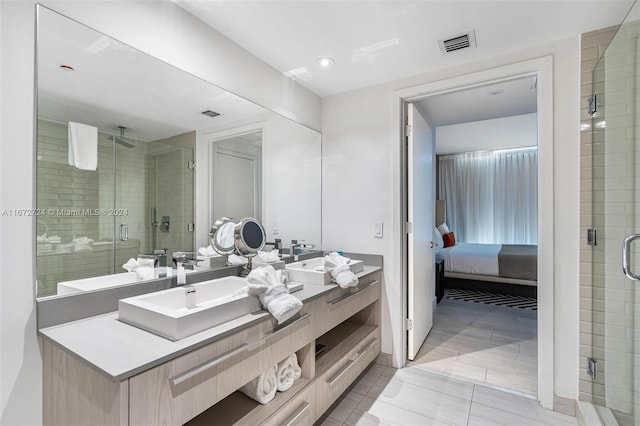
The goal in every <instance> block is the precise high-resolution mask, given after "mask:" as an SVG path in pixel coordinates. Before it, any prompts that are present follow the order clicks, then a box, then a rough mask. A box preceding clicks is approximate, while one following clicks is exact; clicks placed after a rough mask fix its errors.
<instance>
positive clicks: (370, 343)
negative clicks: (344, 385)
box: [327, 337, 376, 386]
mask: <svg viewBox="0 0 640 426" xmlns="http://www.w3.org/2000/svg"><path fill="white" fill-rule="evenodd" d="M374 343H376V338H375V337H374V338H372V339H371V340H369V341H368V342H367V344H366V345H364V346H363V347H362V349H360V350H359V351H358V353H357V354H356V357H355V358H354V359H352V360H351V361H349V362H348V363H346V364H345V365H344V366H342V368H341V369H340V370H338V371H336V374H334V375H333V376H332V377H331V378H330V379H329V380H328V381H327V382H328V383H329V386H333V384H334V383H335V382H337V381H338V380H340V377H342V376H343V375H344V374H345V373H346V372H347V371H349V369H350V368H351V367H352V366H353V364H355V363H356V362H358V360H359V359H360V358H362V356H363V355H364V354H365V352H367V350H369V348H370V347H371V346H373V344H374Z"/></svg>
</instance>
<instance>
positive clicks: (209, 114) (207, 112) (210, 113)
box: [201, 109, 220, 118]
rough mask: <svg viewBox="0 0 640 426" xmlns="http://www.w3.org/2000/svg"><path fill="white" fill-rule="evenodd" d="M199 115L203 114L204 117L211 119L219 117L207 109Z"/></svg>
mask: <svg viewBox="0 0 640 426" xmlns="http://www.w3.org/2000/svg"><path fill="white" fill-rule="evenodd" d="M201 114H204V115H206V116H207V117H211V118H213V117H217V116H219V115H220V114H218V113H217V112H215V111H211V110H210V109H208V110H206V111H202V112H201Z"/></svg>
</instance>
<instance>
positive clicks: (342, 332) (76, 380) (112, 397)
mask: <svg viewBox="0 0 640 426" xmlns="http://www.w3.org/2000/svg"><path fill="white" fill-rule="evenodd" d="M357 275H358V278H359V281H360V282H359V284H358V286H357V287H353V288H349V289H341V288H340V287H338V286H336V285H325V286H321V285H305V287H304V288H303V289H302V290H300V291H298V292H296V293H293V294H294V295H295V296H296V297H298V298H299V299H300V300H301V301H302V302H303V303H304V307H303V308H302V310H301V311H300V312H299V313H298V314H297V315H296V316H294V317H293V318H292V319H290V320H288V321H287V322H285V323H284V324H281V325H278V324H277V322H276V321H275V319H273V317H272V316H271V315H269V314H268V312H266V311H258V312H253V313H251V314H249V315H244V316H242V317H240V318H236V319H234V320H231V321H228V322H226V323H224V324H220V325H218V326H215V327H212V328H210V329H208V330H205V331H203V332H200V333H197V334H195V335H192V336H189V337H186V338H184V339H181V340H178V341H170V340H168V339H165V338H163V337H160V336H157V335H155V334H152V333H149V332H146V331H144V330H141V329H138V328H136V327H133V326H130V325H127V324H124V323H122V322H120V321H118V319H117V312H113V313H108V314H104V315H99V316H95V317H90V318H87V319H83V320H79V321H74V322H71V323H66V324H61V325H57V326H54V327H48V328H45V329H42V330H40V336H41V339H42V351H43V375H44V379H43V381H44V414H43V416H44V424H45V425H65V426H68V425H80V424H82V425H89V424H104V425H182V424H189V425H200V424H203V425H204V424H274V425H275V424H287V425H289V424H313V422H314V421H315V420H317V419H318V418H320V417H321V416H322V414H323V413H324V412H325V411H326V410H327V409H328V408H329V407H330V406H331V405H332V404H333V403H334V402H335V401H336V400H337V398H338V397H339V396H340V395H341V394H342V393H343V392H344V391H345V390H346V389H347V388H348V387H349V386H350V385H351V384H352V383H353V381H354V380H355V379H356V378H357V377H358V376H359V375H360V374H361V373H362V372H363V371H364V370H365V368H366V367H367V366H368V365H369V364H370V363H371V362H373V361H374V360H375V358H376V357H377V356H378V354H379V353H380V297H381V296H380V295H381V286H382V284H381V279H382V269H381V268H379V267H372V266H364V269H363V271H362V272H359V273H358V274H357ZM317 345H324V350H323V351H322V352H321V353H318V354H316V347H317ZM294 352H295V353H296V355H297V357H298V362H299V364H300V367H301V369H302V377H301V378H300V379H298V380H297V381H296V382H295V384H294V386H293V387H292V388H291V389H289V390H288V391H286V392H282V393H280V392H278V393H277V395H276V397H275V398H274V399H273V400H272V401H271V402H269V403H268V404H266V405H261V404H259V403H258V402H255V401H254V400H252V399H250V398H248V397H247V396H245V395H244V394H242V393H241V392H239V391H237V389H239V388H240V387H242V386H243V385H244V384H245V383H247V382H249V381H250V380H252V379H253V378H254V377H257V376H259V375H260V374H261V373H262V372H263V371H265V370H266V369H267V367H269V366H270V365H273V364H275V363H277V362H279V361H282V360H284V359H285V358H286V357H288V356H289V355H291V354H292V353H294Z"/></svg>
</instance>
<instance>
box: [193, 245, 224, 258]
mask: <svg viewBox="0 0 640 426" xmlns="http://www.w3.org/2000/svg"><path fill="white" fill-rule="evenodd" d="M198 253H200V254H201V255H202V256H205V257H214V256H220V255H219V254H218V253H216V251H215V250H214V249H213V247H211V245H209V246H208V247H200V248H199V249H198Z"/></svg>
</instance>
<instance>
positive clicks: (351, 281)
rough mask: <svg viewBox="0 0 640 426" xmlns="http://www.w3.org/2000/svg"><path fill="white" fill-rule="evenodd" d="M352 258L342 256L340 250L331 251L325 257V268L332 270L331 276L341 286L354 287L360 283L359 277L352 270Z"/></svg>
mask: <svg viewBox="0 0 640 426" xmlns="http://www.w3.org/2000/svg"><path fill="white" fill-rule="evenodd" d="M350 261H351V259H349V258H348V257H344V256H341V255H340V254H339V253H338V252H335V251H334V252H333V253H329V254H328V255H326V256H325V257H324V264H325V268H326V269H327V270H329V271H331V278H333V281H335V282H336V284H338V285H339V286H340V287H341V288H347V287H353V286H355V285H357V284H358V277H356V274H354V273H353V272H351V268H350V267H349V262H350Z"/></svg>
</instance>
